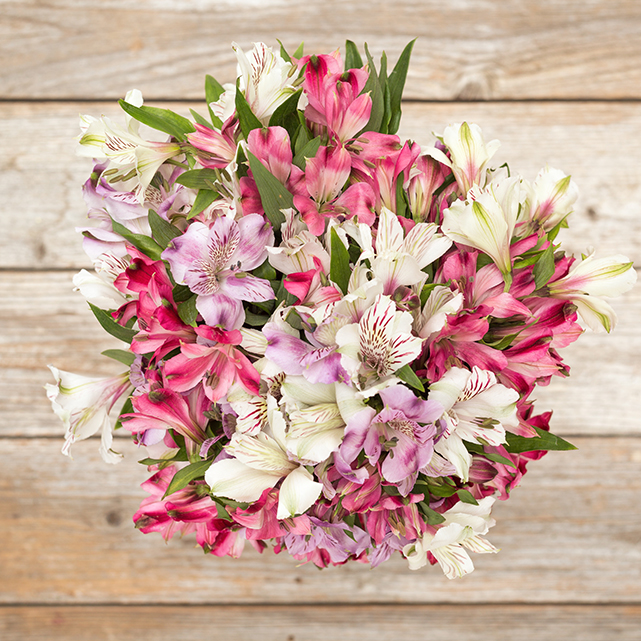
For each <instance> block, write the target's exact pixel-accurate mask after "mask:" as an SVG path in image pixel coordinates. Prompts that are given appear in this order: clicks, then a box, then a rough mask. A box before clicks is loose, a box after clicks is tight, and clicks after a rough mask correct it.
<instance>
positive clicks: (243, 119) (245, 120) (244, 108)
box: [236, 80, 263, 140]
mask: <svg viewBox="0 0 641 641" xmlns="http://www.w3.org/2000/svg"><path fill="white" fill-rule="evenodd" d="M238 83H239V81H238V80H237V81H236V113H237V114H238V123H239V124H240V130H241V131H242V132H243V138H245V140H247V137H248V136H249V132H250V131H253V130H254V129H261V128H262V126H263V123H262V122H261V121H260V120H258V118H256V116H255V115H254V112H253V111H252V110H251V107H250V106H249V104H248V103H247V99H246V98H245V95H244V94H243V92H242V91H241V90H240V86H239V84H238Z"/></svg>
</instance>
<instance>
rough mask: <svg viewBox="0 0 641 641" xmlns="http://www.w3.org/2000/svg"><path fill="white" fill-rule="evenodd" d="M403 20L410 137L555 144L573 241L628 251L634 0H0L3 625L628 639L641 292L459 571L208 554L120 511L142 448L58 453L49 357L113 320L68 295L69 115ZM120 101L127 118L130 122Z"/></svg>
mask: <svg viewBox="0 0 641 641" xmlns="http://www.w3.org/2000/svg"><path fill="white" fill-rule="evenodd" d="M415 36H418V37H419V39H418V41H417V43H416V47H415V50H414V55H413V59H412V65H411V67H410V70H409V75H408V82H407V86H406V91H405V97H406V102H405V103H404V106H403V109H404V117H403V120H402V127H401V131H400V132H399V133H400V134H401V135H402V136H403V137H410V138H412V139H414V140H416V141H418V142H420V143H421V144H427V143H429V142H431V140H432V136H431V132H437V133H438V132H440V131H442V129H443V128H444V127H445V126H446V125H447V124H449V123H451V122H461V121H463V120H468V121H473V122H477V123H478V124H480V125H481V127H482V128H483V131H484V133H485V135H486V137H487V139H492V138H499V139H500V140H501V142H502V147H501V149H500V150H499V152H498V153H497V155H496V157H495V158H496V163H497V164H500V163H501V162H503V161H509V163H510V166H511V168H512V170H513V171H515V172H518V173H521V174H523V175H524V176H525V177H526V178H529V179H533V178H534V177H535V176H536V174H537V172H538V170H539V169H540V168H541V167H542V166H543V165H544V164H545V163H546V162H547V163H549V164H550V165H551V166H554V167H558V168H560V169H563V170H564V171H565V172H567V173H569V174H572V176H573V178H574V180H575V181H576V182H577V184H578V186H579V189H580V193H581V196H580V199H579V201H578V203H577V206H576V211H575V213H574V214H573V220H572V221H571V228H570V231H569V233H565V238H564V243H565V247H567V249H568V250H569V251H572V252H575V253H579V252H581V251H583V250H585V249H586V248H587V247H588V246H590V245H592V246H594V247H596V249H597V251H598V253H599V255H607V254H611V253H624V254H627V255H628V256H629V257H630V258H631V259H633V260H635V261H636V263H637V267H639V265H641V146H640V145H639V140H641V2H638V1H637V0H538V1H537V2H534V1H529V0H501V1H499V0H479V1H478V2H470V1H468V0H452V1H451V2H442V1H439V2H437V1H436V0H399V1H398V2H392V3H390V2H381V1H380V0H373V1H367V2H366V1H365V0H352V1H350V2H342V1H339V0H327V1H326V2H322V3H319V2H298V1H297V0H180V2H174V1H170V0H139V1H138V2H134V1H133V0H103V1H102V2H100V3H97V2H92V1H91V0H49V1H47V2H45V1H44V0H0V196H1V198H0V300H1V301H2V302H1V303H0V461H1V462H2V463H1V465H0V505H2V511H1V512H0V541H1V542H2V545H0V578H1V579H2V581H0V639H2V641H23V640H25V641H63V640H64V641H81V640H82V641H84V640H91V641H102V640H103V639H104V640H105V641H107V640H109V641H112V640H113V639H118V641H130V640H131V641H133V640H134V639H136V641H138V639H146V638H153V639H157V640H158V641H165V640H167V641H169V640H172V641H173V640H174V639H192V638H203V639H224V640H227V639H234V640H237V641H245V640H246V639H247V640H249V639H257V638H258V639H260V640H261V641H263V640H264V641H272V640H274V641H275V640H279V641H283V640H285V641H303V640H304V641H316V640H317V639H318V640H320V639H323V640H325V639H327V638H337V639H339V638H340V639H341V640H345V641H351V640H352V639H359V640H360V639H376V640H377V641H378V640H380V641H387V640H388V639H389V640H390V641H391V640H394V641H396V639H399V638H417V639H424V638H430V639H433V640H435V641H439V640H440V639H447V640H449V639H462V640H464V641H477V640H478V641H481V640H483V641H485V640H486V639H493V640H495V641H503V640H505V641H507V640H508V639H509V640H510V641H511V640H512V639H525V640H526V641H544V640H545V641H547V640H549V641H558V640H563V641H565V640H566V639H567V640H568V641H579V640H580V641H611V640H615V639H616V640H617V641H618V640H619V639H620V640H622V641H638V640H639V639H641V545H640V544H641V507H639V506H640V499H641V474H640V471H641V419H640V418H639V417H640V415H641V401H640V399H641V365H639V363H640V362H641V344H640V343H641V338H640V336H641V335H640V333H639V319H641V286H637V287H636V288H635V289H633V291H631V292H630V293H629V294H627V295H626V296H624V297H622V298H621V299H619V300H615V301H613V304H614V306H615V308H616V309H617V312H618V314H619V325H618V326H617V328H616V329H615V331H614V332H613V334H612V335H609V336H604V335H596V334H587V335H585V336H583V337H581V339H580V340H579V342H578V343H577V344H575V345H573V346H571V347H570V348H569V349H568V350H566V352H565V354H566V356H565V358H566V361H567V362H568V363H569V364H570V365H571V367H572V375H571V377H570V378H569V379H567V380H561V379H558V380H554V381H553V382H552V384H551V385H550V386H549V387H547V388H539V389H537V391H536V397H537V399H538V403H537V408H538V410H539V411H543V410H545V409H553V410H554V416H553V419H552V426H553V430H554V431H556V432H557V433H559V434H562V435H564V436H565V437H566V438H569V440H571V441H572V442H574V443H575V444H576V445H578V447H579V449H578V451H576V452H566V453H551V454H549V455H548V456H546V457H545V458H543V459H542V460H541V461H538V462H535V463H534V464H531V466H530V472H529V473H528V475H527V476H526V477H525V479H524V481H523V483H522V487H520V488H518V489H516V490H514V493H513V494H514V495H513V497H512V498H511V499H510V501H508V502H506V503H500V504H498V505H497V506H496V508H495V510H494V512H495V516H496V519H497V525H496V526H495V527H494V528H493V529H492V530H491V531H490V534H489V538H490V540H491V541H492V542H493V543H494V544H495V545H496V546H497V547H500V548H502V550H501V552H500V553H499V554H498V555H477V556H475V558H474V562H475V565H476V568H477V569H476V571H475V572H474V573H473V574H472V575H470V576H469V577H466V578H465V579H463V580H459V581H454V582H451V581H447V580H446V579H445V578H444V577H443V576H442V575H441V571H440V570H439V569H438V568H429V567H428V568H424V569H423V570H421V571H419V572H410V571H409V570H408V569H407V566H406V562H404V561H403V560H402V559H395V560H393V561H391V562H389V563H388V564H385V565H383V566H382V567H380V568H378V569H375V570H370V569H368V568H367V567H363V566H360V565H350V566H347V567H339V568H332V569H329V570H326V571H322V572H319V571H318V570H316V569H315V568H313V567H310V566H303V567H297V566H296V564H295V562H294V561H292V560H291V559H290V558H289V557H286V556H275V555H273V554H271V553H265V554H264V555H262V556H261V555H258V554H257V553H255V552H254V551H253V550H251V549H248V550H246V552H245V554H244V555H243V558H241V559H239V560H233V559H228V558H225V559H217V558H214V557H205V556H204V555H203V554H202V551H201V550H200V548H196V547H195V543H194V541H193V539H191V538H190V537H185V538H184V539H176V540H174V541H171V542H169V543H168V544H165V543H164V542H163V540H162V538H161V537H160V536H159V535H143V534H141V533H139V532H137V531H135V530H134V529H133V526H132V522H131V517H132V514H133V513H134V511H135V510H136V509H137V507H138V505H139V503H140V501H141V499H142V498H143V497H144V496H145V493H144V492H143V491H142V490H141V489H140V487H139V485H140V483H141V482H142V481H143V479H144V478H145V476H146V472H145V470H144V468H143V467H142V466H140V465H138V464H137V463H136V460H137V459H138V458H140V457H141V453H140V452H138V451H137V450H136V448H135V447H134V446H133V444H131V443H130V442H129V440H128V439H126V436H125V435H122V436H121V437H119V438H118V439H117V445H118V447H119V448H120V449H121V450H122V451H124V452H125V453H126V460H125V461H124V462H123V463H122V464H121V465H119V466H116V467H111V466H106V465H105V464H103V463H102V461H101V460H100V458H99V455H98V451H97V448H98V441H97V440H96V439H91V440H90V441H88V442H85V443H81V444H79V445H76V446H74V451H73V454H74V457H75V458H74V460H73V461H70V460H68V459H66V458H65V457H63V456H61V455H60V447H61V445H62V440H61V434H62V426H61V424H60V422H59V421H58V420H57V419H56V418H55V416H53V414H52V413H51V410H50V406H49V404H48V402H47V400H46V398H45V395H44V390H43V389H42V387H43V385H44V384H45V383H47V382H51V380H52V377H51V375H50V373H49V372H48V370H47V369H46V364H47V363H53V364H55V365H56V366H58V367H60V368H62V369H67V370H71V371H77V372H84V373H87V374H99V375H105V376H106V375H109V374H114V373H116V372H118V371H119V370H120V365H119V364H117V363H115V362H113V361H110V360H109V359H107V358H105V357H103V356H100V351H102V350H104V349H107V348H110V347H115V346H117V345H118V342H117V341H115V339H111V338H110V337H108V336H106V335H105V333H104V332H103V331H102V330H101V328H100V327H99V326H98V324H97V322H96V321H95V320H94V318H93V317H92V315H91V313H90V312H89V310H88V309H87V307H86V304H85V302H84V300H83V299H82V296H80V294H78V293H74V292H73V291H72V283H71V278H72V276H73V274H74V273H75V271H77V270H78V269H79V268H81V267H87V266H88V260H87V258H86V257H85V255H84V254H83V252H82V249H81V244H80V237H79V235H77V234H75V233H74V231H73V229H74V227H75V226H77V225H81V224H83V223H84V215H85V209H84V204H83V202H82V198H81V191H80V188H81V185H82V183H83V182H84V181H85V180H86V179H87V177H88V175H89V172H90V164H89V162H88V161H87V160H85V159H82V158H79V157H77V156H76V155H75V150H74V141H73V138H74V137H75V136H76V135H77V134H78V118H77V116H78V114H79V113H89V114H92V115H99V114H100V113H105V114H107V115H110V116H116V115H117V114H119V109H118V107H117V105H116V104H115V99H117V98H121V97H123V96H124V94H125V93H126V92H127V91H128V90H129V89H131V88H134V87H137V88H139V89H141V90H142V91H143V94H144V96H145V98H146V100H147V103H148V104H157V105H159V106H169V107H171V108H173V109H175V110H177V111H179V112H181V113H185V114H186V113H188V109H189V107H194V108H196V109H197V110H199V111H201V112H202V111H204V109H203V103H202V100H203V94H204V92H203V81H204V74H205V73H211V74H214V75H215V76H216V77H217V78H218V79H219V80H221V81H223V82H227V81H230V80H232V79H233V77H234V69H235V59H234V56H233V53H232V51H231V48H230V42H231V41H232V40H235V41H236V42H238V43H239V44H240V45H241V46H242V47H244V48H246V49H247V48H249V47H250V46H251V43H252V42H254V41H259V40H262V41H265V42H267V43H269V44H275V43H276V38H280V39H281V40H282V41H283V43H284V44H285V45H286V46H287V48H288V49H290V50H293V49H294V48H295V47H296V46H297V45H298V44H299V42H300V41H301V40H304V41H305V44H306V50H307V51H308V52H328V51H330V50H332V49H334V48H336V47H339V46H343V44H344V41H345V39H346V38H350V39H352V40H354V41H355V42H356V43H357V44H358V45H362V43H363V42H364V41H366V42H368V43H369V45H370V49H371V51H372V53H373V55H374V56H375V58H378V57H379V55H380V53H381V51H382V50H383V49H385V50H386V51H387V53H388V54H389V57H390V59H391V60H392V61H394V60H395V59H396V58H397V56H398V54H399V53H400V51H401V50H402V48H403V47H404V45H405V44H406V43H407V42H408V41H409V40H410V39H412V38H414V37H415ZM118 117H119V116H118Z"/></svg>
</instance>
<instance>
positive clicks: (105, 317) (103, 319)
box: [89, 303, 138, 343]
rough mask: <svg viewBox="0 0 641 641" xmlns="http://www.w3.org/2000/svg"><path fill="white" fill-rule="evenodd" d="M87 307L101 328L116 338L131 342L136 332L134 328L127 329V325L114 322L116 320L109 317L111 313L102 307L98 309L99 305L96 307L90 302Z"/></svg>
mask: <svg viewBox="0 0 641 641" xmlns="http://www.w3.org/2000/svg"><path fill="white" fill-rule="evenodd" d="M89 307H90V309H91V311H92V312H93V315H94V316H95V317H96V319H97V321H98V322H99V323H100V325H101V326H102V328H103V329H104V330H105V331H106V332H107V333H108V334H111V335H112V336H115V337H116V338H117V339H118V340H121V341H123V342H125V343H131V341H132V340H133V338H134V336H135V335H136V334H137V333H138V332H137V331H136V330H135V329H129V328H128V327H123V326H122V325H119V324H118V323H116V321H115V320H114V319H113V318H112V317H111V314H109V312H106V311H105V310H104V309H100V307H96V306H95V305H92V304H91V303H89Z"/></svg>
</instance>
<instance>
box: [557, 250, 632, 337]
mask: <svg viewBox="0 0 641 641" xmlns="http://www.w3.org/2000/svg"><path fill="white" fill-rule="evenodd" d="M636 282H637V272H636V270H635V269H634V265H633V264H632V262H631V261H630V260H629V259H628V258H627V256H623V255H622V254H617V255H616V256H608V257H606V258H594V250H593V249H591V250H590V251H589V253H588V255H587V256H585V258H584V259H583V260H582V261H581V262H576V263H574V265H573V266H572V268H571V269H570V271H569V272H568V275H567V276H565V277H564V278H561V279H559V280H557V281H556V282H553V283H549V284H548V290H549V295H550V296H551V297H553V298H562V299H565V300H570V301H572V303H573V304H574V305H576V307H577V311H578V312H579V315H580V316H581V318H582V319H583V321H584V322H585V324H586V325H587V326H588V327H589V328H590V329H591V330H593V331H595V332H600V331H603V330H604V329H605V331H606V332H609V331H610V330H611V329H613V328H614V326H615V325H616V320H617V316H616V313H615V311H614V310H613V309H612V307H611V306H610V304H609V303H607V302H606V301H604V300H603V299H602V298H601V296H607V297H614V296H621V294H624V293H625V292H627V291H628V290H630V289H631V288H632V286H633V285H634V283H636Z"/></svg>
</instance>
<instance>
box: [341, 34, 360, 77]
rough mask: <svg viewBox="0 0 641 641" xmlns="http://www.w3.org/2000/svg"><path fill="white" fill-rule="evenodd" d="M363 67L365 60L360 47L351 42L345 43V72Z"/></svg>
mask: <svg viewBox="0 0 641 641" xmlns="http://www.w3.org/2000/svg"><path fill="white" fill-rule="evenodd" d="M362 66H363V59H362V58H361V54H360V53H359V51H358V47H357V46H356V45H355V44H354V43H353V42H352V41H351V40H346V41H345V71H348V70H349V69H360V68H361V67H362Z"/></svg>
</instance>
